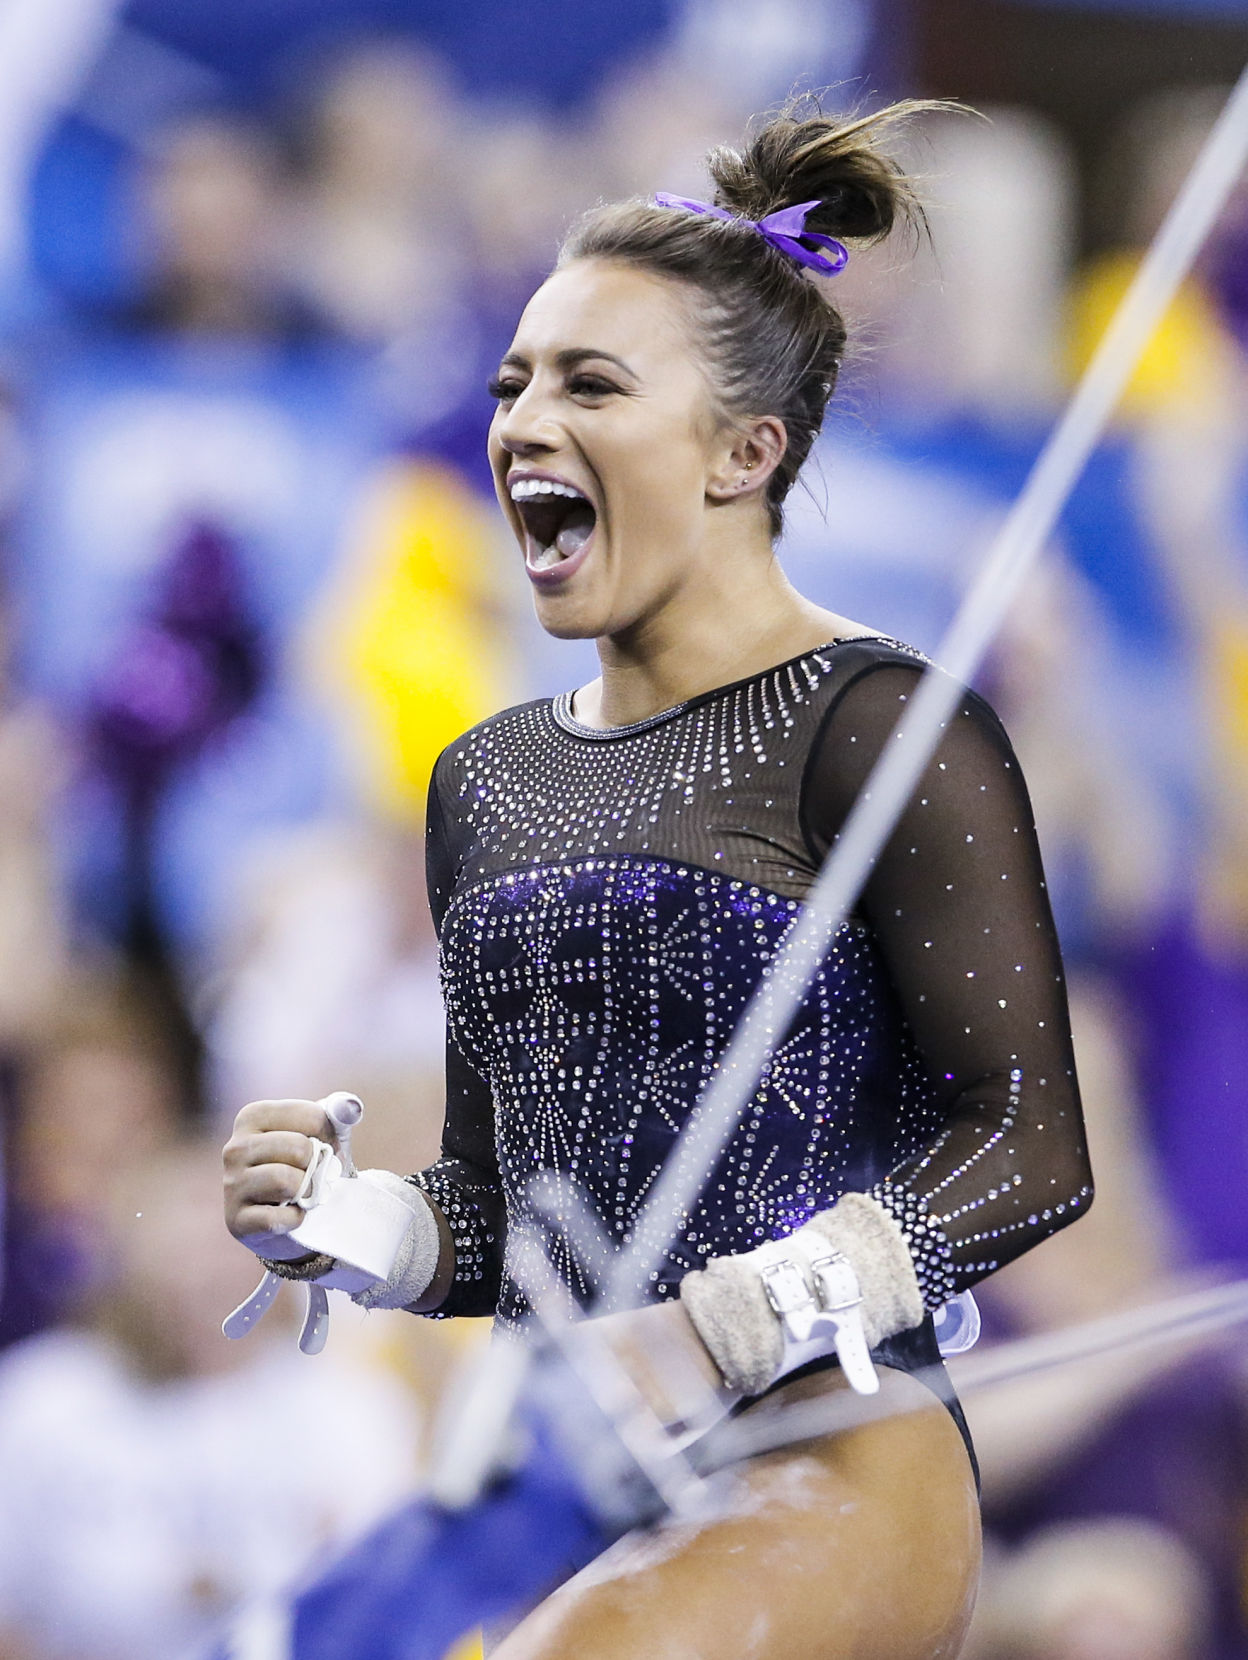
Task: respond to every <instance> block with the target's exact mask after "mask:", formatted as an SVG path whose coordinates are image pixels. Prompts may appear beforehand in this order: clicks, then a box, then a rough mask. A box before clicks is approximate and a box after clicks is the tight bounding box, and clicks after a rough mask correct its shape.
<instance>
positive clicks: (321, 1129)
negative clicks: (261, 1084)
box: [234, 1100, 334, 1146]
mask: <svg viewBox="0 0 1248 1660" xmlns="http://www.w3.org/2000/svg"><path fill="white" fill-rule="evenodd" d="M266 1130H294V1131H296V1132H297V1133H298V1134H300V1135H306V1136H315V1137H316V1139H317V1140H318V1141H328V1142H329V1143H330V1145H331V1146H332V1145H333V1143H334V1126H333V1124H332V1123H331V1122H330V1119H329V1117H328V1115H327V1114H326V1111H325V1109H324V1107H322V1106H321V1104H320V1102H319V1101H294V1100H291V1101H249V1102H248V1103H247V1105H246V1106H245V1107H244V1108H243V1109H242V1111H241V1112H240V1113H239V1115H238V1117H237V1118H236V1119H235V1120H234V1134H235V1135H256V1134H262V1133H263V1132H264V1131H266Z"/></svg>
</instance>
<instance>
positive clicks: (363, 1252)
mask: <svg viewBox="0 0 1248 1660" xmlns="http://www.w3.org/2000/svg"><path fill="white" fill-rule="evenodd" d="M372 1176H373V1172H372V1171H365V1172H364V1174H363V1175H362V1176H348V1175H345V1174H344V1175H339V1176H337V1177H334V1176H331V1177H330V1178H329V1180H328V1181H327V1182H326V1183H325V1186H324V1190H323V1197H322V1199H321V1202H320V1203H319V1204H318V1205H317V1206H316V1207H315V1209H312V1210H309V1211H308V1212H307V1214H306V1215H305V1216H304V1219H303V1221H302V1222H300V1224H299V1226H298V1227H297V1228H293V1229H292V1230H291V1232H290V1233H289V1234H288V1235H287V1238H289V1239H293V1240H294V1241H295V1243H296V1244H297V1245H299V1246H301V1247H302V1248H303V1250H304V1251H311V1252H317V1253H321V1252H323V1253H324V1254H325V1255H326V1256H330V1257H333V1258H334V1259H335V1261H336V1262H337V1263H338V1268H339V1269H340V1270H341V1269H344V1268H354V1269H358V1270H359V1272H360V1273H361V1274H364V1275H366V1276H367V1279H368V1281H369V1282H371V1281H375V1280H384V1279H387V1278H388V1277H389V1274H390V1271H391V1269H392V1268H393V1267H394V1263H395V1258H396V1257H397V1256H398V1253H399V1247H400V1246H401V1245H402V1243H403V1240H404V1238H405V1237H406V1235H407V1230H408V1229H409V1228H410V1227H411V1224H412V1207H411V1206H410V1205H409V1204H404V1202H403V1200H402V1199H401V1198H398V1197H397V1196H396V1195H395V1194H393V1193H391V1192H390V1191H389V1190H388V1189H387V1188H385V1187H383V1186H381V1185H380V1184H379V1183H377V1182H376V1181H374V1180H372V1179H371V1178H372ZM334 1283H335V1281H334V1280H331V1281H330V1284H331V1285H332V1284H334ZM342 1288H343V1289H346V1290H361V1291H362V1290H363V1289H364V1286H363V1284H361V1285H358V1286H343V1287H342Z"/></svg>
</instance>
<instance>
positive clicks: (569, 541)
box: [555, 517, 594, 559]
mask: <svg viewBox="0 0 1248 1660" xmlns="http://www.w3.org/2000/svg"><path fill="white" fill-rule="evenodd" d="M593 528H594V521H593V519H592V517H589V518H586V519H585V520H584V521H583V522H574V523H572V524H566V525H564V527H563V529H562V530H561V531H560V532H559V534H558V536H556V537H555V546H556V547H557V548H558V550H559V553H560V556H561V557H562V558H564V559H571V557H572V555H573V554H574V553H579V552H580V551H581V549H582V548H583V547H584V546H585V544H586V542H587V541H588V540H589V535H590V532H591V531H592V530H593Z"/></svg>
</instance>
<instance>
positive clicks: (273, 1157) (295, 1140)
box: [223, 1101, 337, 1256]
mask: <svg viewBox="0 0 1248 1660" xmlns="http://www.w3.org/2000/svg"><path fill="white" fill-rule="evenodd" d="M314 1141H326V1142H328V1143H329V1145H330V1146H331V1147H333V1146H336V1145H337V1143H336V1139H335V1135H334V1126H333V1125H332V1123H331V1122H330V1120H329V1117H328V1115H327V1114H326V1112H325V1109H324V1107H323V1106H322V1105H321V1104H320V1102H319V1101H251V1102H249V1103H248V1104H247V1106H245V1107H244V1108H243V1110H242V1111H241V1112H240V1113H239V1115H238V1117H237V1118H236V1119H235V1120H234V1133H233V1135H231V1137H230V1139H229V1140H228V1141H227V1142H226V1144H225V1152H224V1154H223V1159H224V1163H225V1225H226V1227H228V1228H229V1230H230V1232H231V1233H232V1234H233V1235H234V1237H235V1239H239V1240H241V1241H242V1242H243V1244H244V1245H246V1246H247V1247H248V1249H249V1250H252V1251H257V1252H259V1254H260V1255H262V1256H263V1255H269V1256H279V1255H280V1256H288V1255H289V1254H290V1253H289V1250H271V1251H266V1250H265V1241H266V1239H271V1238H274V1237H275V1236H276V1239H277V1240H279V1241H280V1242H281V1243H282V1244H285V1241H284V1240H282V1238H281V1236H282V1235H284V1234H287V1233H289V1232H290V1230H291V1229H292V1228H297V1227H298V1226H299V1224H300V1222H302V1220H303V1214H304V1213H303V1211H302V1210H300V1209H299V1207H298V1206H297V1205H292V1204H290V1203H289V1201H290V1200H291V1199H293V1198H294V1196H295V1194H296V1193H298V1191H299V1186H300V1183H301V1182H302V1181H303V1177H304V1172H305V1171H306V1170H307V1168H308V1165H309V1163H310V1162H311V1159H312V1144H313V1142H314ZM292 1243H293V1242H292Z"/></svg>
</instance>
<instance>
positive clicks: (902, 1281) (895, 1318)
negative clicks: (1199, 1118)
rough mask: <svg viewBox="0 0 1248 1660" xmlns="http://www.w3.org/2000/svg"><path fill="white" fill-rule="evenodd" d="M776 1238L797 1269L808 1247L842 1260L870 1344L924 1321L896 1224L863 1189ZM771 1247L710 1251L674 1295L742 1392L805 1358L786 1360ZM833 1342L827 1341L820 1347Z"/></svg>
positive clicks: (759, 1387)
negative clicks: (769, 1271)
mask: <svg viewBox="0 0 1248 1660" xmlns="http://www.w3.org/2000/svg"><path fill="white" fill-rule="evenodd" d="M777 1244H778V1245H779V1246H780V1247H781V1248H782V1249H783V1247H784V1246H786V1245H787V1246H791V1247H792V1250H791V1253H790V1254H791V1257H792V1261H793V1262H794V1263H795V1264H796V1265H797V1266H798V1267H799V1269H801V1270H802V1271H803V1272H805V1271H806V1270H807V1268H808V1264H809V1260H810V1252H811V1250H812V1248H815V1249H819V1250H822V1251H824V1252H826V1251H827V1250H828V1249H829V1248H830V1249H831V1250H833V1251H836V1252H839V1253H840V1254H841V1255H843V1256H844V1257H845V1258H846V1260H847V1261H848V1263H849V1265H850V1267H851V1268H852V1269H853V1271H854V1274H855V1275H856V1276H857V1280H858V1289H859V1292H860V1293H861V1296H862V1304H861V1308H860V1310H859V1313H860V1316H861V1319H862V1325H863V1331H864V1335H865V1337H866V1342H867V1346H868V1348H874V1347H875V1346H876V1344H878V1343H881V1342H882V1341H883V1340H884V1338H886V1337H891V1336H893V1334H894V1333H895V1332H899V1331H907V1330H909V1328H910V1327H911V1326H917V1325H918V1324H919V1323H920V1322H921V1321H922V1319H923V1316H924V1308H923V1298H922V1296H921V1295H920V1292H919V1283H918V1279H917V1277H916V1275H915V1270H914V1263H913V1261H912V1259H911V1256H910V1251H909V1248H908V1247H907V1245H906V1242H905V1239H904V1237H903V1235H902V1232H901V1229H900V1228H899V1227H898V1226H897V1224H896V1222H894V1221H893V1219H892V1217H891V1216H890V1215H889V1213H888V1212H887V1211H886V1210H885V1209H884V1207H883V1206H882V1205H881V1204H879V1203H877V1201H876V1200H874V1199H871V1198H869V1197H868V1196H867V1195H866V1194H865V1193H846V1194H845V1195H844V1196H843V1197H842V1198H841V1199H839V1200H838V1201H837V1203H836V1204H835V1205H834V1206H833V1207H832V1208H831V1209H830V1210H825V1211H822V1212H820V1214H819V1215H818V1216H815V1217H812V1219H811V1220H810V1221H809V1222H807V1223H806V1224H805V1225H804V1226H803V1227H801V1228H799V1229H798V1230H797V1231H796V1233H794V1234H792V1235H791V1236H790V1238H789V1239H788V1240H781V1241H778V1242H777ZM775 1250H776V1247H775V1246H764V1247H762V1250H761V1251H748V1252H746V1253H744V1254H743V1255H741V1256H731V1257H713V1258H712V1259H711V1260H710V1262H708V1263H707V1265H706V1267H705V1269H703V1270H701V1271H700V1272H695V1273H692V1274H687V1275H686V1276H685V1278H684V1279H683V1280H682V1281H681V1286H680V1300H681V1302H682V1303H683V1304H684V1306H685V1310H686V1312H687V1313H688V1315H689V1318H690V1320H692V1322H693V1325H694V1328H695V1329H696V1331H697V1333H698V1336H699V1337H700V1338H701V1339H702V1341H703V1342H704V1343H705V1344H706V1347H707V1349H708V1350H709V1351H710V1354H711V1358H712V1359H713V1360H714V1361H715V1364H716V1365H717V1366H718V1368H719V1370H720V1373H721V1375H722V1376H723V1378H724V1381H725V1383H726V1384H727V1385H728V1386H729V1388H731V1389H736V1390H739V1391H740V1392H741V1393H742V1394H745V1395H759V1394H761V1393H762V1392H763V1390H764V1389H767V1388H769V1387H770V1386H771V1384H773V1383H774V1382H775V1381H776V1379H777V1378H778V1377H781V1376H782V1375H783V1374H784V1372H785V1371H786V1370H789V1369H791V1367H792V1366H793V1365H798V1364H801V1363H802V1362H803V1361H804V1360H805V1359H808V1358H810V1356H809V1354H801V1355H798V1356H795V1357H794V1359H793V1360H792V1361H791V1362H789V1363H788V1364H787V1365H786V1349H785V1340H784V1333H783V1331H782V1328H781V1323H780V1319H779V1318H778V1316H777V1314H776V1312H775V1310H774V1308H773V1307H772V1304H771V1302H770V1301H769V1300H768V1297H767V1293H766V1290H765V1288H764V1284H763V1279H762V1272H763V1269H764V1268H765V1267H766V1266H768V1264H769V1263H771V1262H774V1260H775ZM808 1286H809V1276H808ZM812 1289H813V1288H812ZM831 1348H832V1344H831V1343H830V1342H829V1343H828V1344H827V1345H826V1349H825V1352H826V1351H827V1350H830V1349H831Z"/></svg>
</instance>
